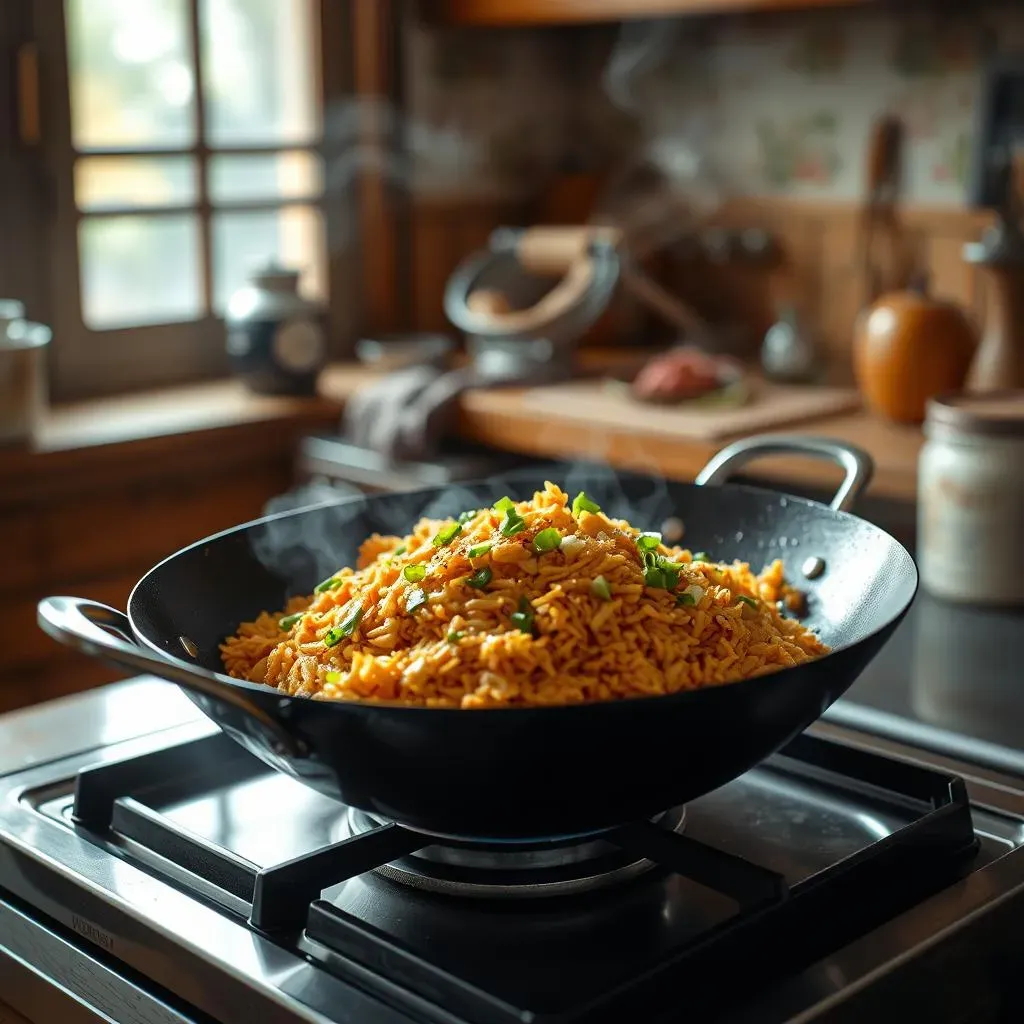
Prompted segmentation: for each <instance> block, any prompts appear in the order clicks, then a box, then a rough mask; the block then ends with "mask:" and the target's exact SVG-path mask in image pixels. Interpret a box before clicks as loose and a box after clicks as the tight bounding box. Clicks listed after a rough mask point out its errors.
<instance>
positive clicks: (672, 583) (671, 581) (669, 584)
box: [659, 562, 679, 590]
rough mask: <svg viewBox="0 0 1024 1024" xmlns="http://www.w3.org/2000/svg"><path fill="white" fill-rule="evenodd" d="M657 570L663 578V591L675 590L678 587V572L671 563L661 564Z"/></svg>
mask: <svg viewBox="0 0 1024 1024" xmlns="http://www.w3.org/2000/svg"><path fill="white" fill-rule="evenodd" d="M659 568H660V569H661V574H662V576H664V577H665V589H666V590H675V589H676V587H678V586H679V570H678V569H677V568H676V567H675V566H674V565H673V564H672V563H671V562H662V563H661V564H660V566H659Z"/></svg>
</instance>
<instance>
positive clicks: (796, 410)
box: [523, 379, 861, 441]
mask: <svg viewBox="0 0 1024 1024" xmlns="http://www.w3.org/2000/svg"><path fill="white" fill-rule="evenodd" d="M751 392H752V393H751V395H750V397H749V398H748V399H747V402H746V404H745V405H741V406H718V407H716V406H703V407H702V406H699V405H697V406H693V405H687V404H685V403H683V404H680V405H652V404H648V403H645V402H638V401H635V400H634V399H632V398H631V397H630V396H629V395H628V394H627V393H625V392H624V390H622V389H621V388H615V387H610V386H609V385H608V382H607V381H603V380H578V381H567V382H566V383H564V384H552V385H550V386H548V387H539V388H531V389H530V390H528V391H526V392H525V393H524V395H523V404H524V405H525V406H526V407H527V408H529V409H536V410H537V411H538V412H544V413H546V414H547V415H548V416H552V417H559V418H562V419H567V420H574V421H578V422H581V423H586V424H588V425H589V426H592V427H594V428H596V429H600V428H601V427H606V428H613V429H619V430H628V431H636V432H638V433H639V432H644V433H651V432H653V433H658V434H668V435H671V436H673V437H679V438H687V439H690V440H694V441H717V440H720V439H721V438H723V437H731V436H734V435H737V434H756V433H759V432H761V431H764V430H771V429H774V428H776V427H781V426H784V425H787V424H792V423H800V422H805V421H807V420H813V419H821V418H824V417H826V416H835V415H838V414H839V413H844V412H850V411H852V410H854V409H858V408H859V407H860V404H861V402H860V395H859V394H858V392H857V391H856V390H854V389H852V388H835V387H811V386H807V385H791V384H774V383H771V382H769V381H766V380H760V379H754V380H753V382H752V387H751Z"/></svg>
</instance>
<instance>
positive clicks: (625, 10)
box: [423, 0, 875, 27]
mask: <svg viewBox="0 0 1024 1024" xmlns="http://www.w3.org/2000/svg"><path fill="white" fill-rule="evenodd" d="M872 2H875V0H439V2H436V3H435V2H432V0H427V2H425V3H424V4H423V10H424V14H425V15H427V16H429V17H432V18H434V19H437V20H440V21H442V22H446V23H449V24H459V25H478V26H485V25H489V26H492V27H501V26H505V27H512V26H517V25H572V24H583V23H595V22H602V21H623V20H626V19H633V18H653V17H669V16H672V15H687V14H727V13H735V12H738V11H783V10H788V11H792V10H799V9H807V8H828V7H853V6H857V5H861V4H866V3H872Z"/></svg>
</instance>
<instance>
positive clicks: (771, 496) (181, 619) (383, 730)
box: [39, 436, 917, 840]
mask: <svg viewBox="0 0 1024 1024" xmlns="http://www.w3.org/2000/svg"><path fill="white" fill-rule="evenodd" d="M773 453H774V454H778V453H790V454H792V453H803V454H807V455H812V456H817V457H822V458H827V459H830V460H833V461H835V462H838V463H840V464H841V465H842V466H843V467H845V469H846V479H845V481H844V483H843V486H842V487H841V488H840V491H839V492H838V493H837V495H836V497H835V499H834V500H833V502H832V507H831V508H830V507H828V506H825V505H822V504H818V503H816V502H811V501H806V500H803V499H800V498H795V497H786V496H783V495H780V494H778V493H776V492H773V491H768V490H762V489H760V488H751V487H740V486H733V485H730V486H724V487H720V486H709V485H712V484H719V483H722V482H723V480H724V479H725V478H726V476H727V475H728V474H729V473H730V472H733V471H735V470H736V469H737V468H738V467H739V466H740V465H741V464H743V463H745V462H748V461H749V460H750V459H751V458H752V457H754V456H759V455H766V454H773ZM871 470H872V466H871V461H870V459H869V458H868V456H866V455H865V454H864V453H862V452H859V451H857V450H855V449H853V448H849V447H846V446H844V445H840V444H838V443H836V442H833V441H829V440H823V439H813V438H800V437H781V436H775V437H765V438H751V439H748V440H744V441H740V442H737V443H736V444H734V445H731V446H730V447H729V448H727V449H725V450H724V451H723V452H721V453H719V455H717V456H716V457H715V458H714V459H712V461H711V462H710V463H709V464H708V466H707V467H706V468H705V469H704V471H703V472H702V473H701V474H700V476H699V477H698V478H697V483H696V484H678V483H662V482H660V481H656V480H654V479H652V478H649V477H645V476H641V475H632V474H613V473H611V472H609V471H608V470H604V469H599V468H592V469H587V470H580V469H573V470H571V471H570V470H569V469H568V467H567V469H566V472H567V474H568V480H559V482H560V483H567V484H568V485H569V486H570V487H571V488H572V489H573V490H576V489H584V490H586V491H587V492H588V493H589V494H591V495H593V496H594V497H595V498H596V500H598V501H599V502H600V504H601V505H602V507H603V508H604V509H605V510H606V511H607V512H609V513H610V514H612V515H614V516H621V517H625V518H628V519H630V521H631V522H632V523H633V524H634V525H636V526H639V527H642V528H651V529H658V528H659V524H660V523H661V522H662V521H663V520H664V519H665V518H666V517H668V516H678V517H680V518H681V519H682V520H683V521H684V523H685V527H686V535H685V543H686V545H687V546H688V547H690V548H691V549H692V550H704V551H707V552H709V553H710V555H711V556H712V557H713V558H715V559H720V560H725V561H729V560H731V559H733V558H740V559H744V560H747V561H750V562H751V563H752V565H753V566H754V567H755V568H758V569H759V568H760V567H761V566H762V565H763V564H765V563H766V562H768V561H770V560H771V559H773V558H775V557H781V558H783V559H784V560H785V563H786V568H787V574H788V576H789V577H790V579H791V580H793V581H794V582H797V581H799V585H801V586H803V587H804V588H805V589H806V591H807V592H808V595H809V606H810V612H809V615H808V618H807V622H808V624H809V625H811V626H812V627H814V628H815V629H816V630H818V632H819V633H820V635H821V637H822V639H823V640H824V641H825V642H826V643H828V644H829V645H830V646H831V647H832V648H833V652H832V653H831V654H829V655H828V656H826V657H825V658H822V659H821V660H819V661H816V662H812V663H809V664H806V665H801V666H799V667H796V668H791V669H786V670H783V671H781V672H778V673H776V674H774V675H770V676H766V677H763V678H758V679H753V680H748V681H743V682H736V683H732V684H729V685H725V686H717V687H712V688H709V689H704V690H697V691H693V692H685V693H679V694H674V695H671V696H666V697H650V698H637V699H632V700H626V701H619V702H614V703H604V704H590V705H578V706H568V707H553V708H503V709H490V710H477V711H461V710H447V709H426V708H419V707H401V706H394V705H382V704H369V703H348V702H329V701H314V700H311V699H308V698H303V697H288V696H285V695H283V694H281V693H279V692H278V691H276V690H273V689H270V688H268V687H264V686H260V685H257V684H250V683H245V682H239V681H238V680H234V679H231V678H229V677H228V676H226V675H223V674H222V673H221V672H220V671H219V670H220V667H221V666H220V659H219V654H218V644H219V642H220V641H221V640H222V639H223V638H224V637H225V636H226V635H229V634H230V633H232V632H233V631H234V630H235V628H236V626H237V625H238V623H239V622H241V621H244V620H247V619H251V618H253V617H254V616H255V615H256V614H257V613H258V612H259V611H261V610H262V609H268V610H274V609H278V608H280V607H282V606H283V604H284V602H285V598H286V597H287V596H289V595H292V594H296V593H300V594H306V593H309V592H310V591H311V589H312V587H313V585H314V584H315V583H316V582H317V581H318V580H319V579H321V578H323V577H324V576H326V575H328V574H329V573H330V572H333V571H334V570H335V569H336V568H337V566H339V565H346V564H352V562H353V561H354V556H355V554H356V549H357V547H358V545H359V543H360V542H361V541H362V540H363V539H364V538H365V537H366V536H367V535H368V534H370V533H371V532H373V531H375V530H377V531H380V532H382V533H405V532H407V530H408V528H409V527H411V526H412V524H413V522H414V521H415V520H416V519H417V517H418V516H419V515H420V514H421V513H423V512H425V511H426V512H427V513H428V514H431V515H438V514H457V513H458V512H460V511H462V510H463V509H465V508H469V507H479V506H482V505H483V504H485V503H488V502H493V501H495V500H497V499H498V498H500V497H501V496H502V495H503V494H506V493H509V494H512V495H513V496H514V497H522V498H525V497H528V496H529V495H530V494H531V493H532V492H533V490H534V489H536V488H538V487H540V486H541V485H542V482H543V481H542V480H541V479H540V476H539V475H537V474H532V473H530V472H529V471H525V470H524V471H522V472H520V473H518V474H514V475H510V476H506V477H503V478H502V479H501V480H500V481H497V482H491V483H482V484H478V485H470V486H468V487H464V488H460V489H458V490H457V491H451V492H449V493H442V492H441V490H440V489H435V490H427V491H420V492H417V493H412V494H386V495H376V496H372V497H368V498H363V499H356V500H355V501H347V502H339V503H335V504H329V505H320V506H316V507H313V508H307V509H303V510H299V511H296V512H287V513H284V514H283V515H279V516H270V517H266V518H264V519H261V520H257V521H256V522H253V523H249V524H246V525H244V526H240V527H237V528H235V529H233V530H229V531H227V532H225V533H221V534H218V535H216V536H214V537H210V538H208V539H207V540H203V541H200V542H199V543H197V544H193V545H192V546H190V547H188V548H185V549H184V550H183V551H180V552H178V553H177V554H175V555H172V556H171V557H170V558H168V559H166V560H165V561H163V562H161V563H160V564H159V565H157V566H156V567H155V568H153V569H152V570H150V572H149V573H147V574H146V576H144V577H143V578H142V580H141V581H140V582H139V583H138V584H137V586H136V587H135V589H134V591H133V592H132V594H131V597H130V598H129V602H128V615H127V616H125V615H123V614H121V613H120V612H117V611H114V610H113V609H110V608H107V607H105V606H103V605H97V604H95V603H93V602H88V601H83V600H78V599H75V598H68V597H53V598H48V599H46V600H44V601H42V602H40V605H39V622H40V625H41V626H42V628H43V629H44V630H46V632H47V633H49V634H50V635H51V636H53V637H55V638H56V639H58V640H60V641H62V642H64V643H67V644H70V645H72V646H75V647H77V648H79V649H81V650H83V651H86V652H87V653H90V654H94V655H97V656H100V657H103V658H105V659H107V660H109V661H111V662H113V663H115V664H117V665H119V666H122V667H125V668H128V669H130V670H132V671H133V672H148V673H153V674H155V675H157V676H161V677H163V678H164V679H168V680H171V681H173V682H175V683H177V684H178V685H179V686H181V687H182V688H183V689H184V690H185V692H186V693H188V695H189V696H190V697H191V698H192V700H193V701H194V702H195V703H196V704H197V705H198V706H199V707H200V708H201V709H202V710H203V711H204V712H205V713H206V714H207V715H208V716H209V717H210V718H211V719H213V721H214V722H216V723H217V724H218V725H219V726H220V727H221V728H222V729H223V730H224V731H225V732H226V733H228V734H229V735H230V736H232V737H233V738H234V739H235V740H237V741H238V742H239V743H241V744H242V745H243V746H244V747H246V748H247V749H248V750H250V751H251V752H252V753H254V754H255V755H256V756H257V757H259V758H262V759H263V760H264V761H265V762H266V763H267V764H269V765H271V766H273V767H274V768H276V769H278V770H280V771H282V772H286V773H288V774H290V775H293V776H294V777H296V778H298V779H301V780H302V781H303V782H305V783H307V784H308V785H310V786H312V787H314V788H315V789H317V790H319V791H320V792H322V793H326V794H328V795H329V796H331V797H334V798H336V799H338V800H341V801H344V802H345V803H347V804H351V805H354V806H356V807H360V808H363V809H365V810H367V811H370V812H374V813H376V814H378V815H380V816H382V817H385V818H388V819H393V820H396V821H399V822H401V823H403V824H405V825H407V826H410V827H412V828H415V829H418V830H421V831H424V832H428V833H435V834H440V835H447V836H460V837H469V838H478V839H509V840H528V839H533V838H541V837H545V838H550V837H556V836H557V837H563V836H574V835H580V834H583V833H587V832H592V831H596V830H599V829H603V828H607V827H611V826H614V825H616V824H621V823H623V822H625V821H628V820H631V819H636V818H640V817H643V816H651V815H654V814H656V813H657V812H659V811H662V810H664V809H666V808H668V807H672V806H675V805H678V804H682V803H685V802H686V801H688V800H691V799H694V798H696V797H698V796H700V795H702V794H704V793H706V792H708V791H710V790H711V789H714V788H715V787H717V786H719V785H722V784H723V783H725V782H727V781H729V780H730V779H732V778H735V777H736V776H738V775H740V774H742V773H743V772H745V771H746V770H747V769H749V768H751V767H753V766H754V765H755V764H757V763H758V762H759V761H761V760H762V759H764V758H765V757H767V756H768V755H769V754H771V753H773V752H774V751H776V750H778V749H779V748H780V747H781V746H783V745H784V744H785V743H786V742H787V741H788V740H790V739H791V738H792V737H793V736H795V735H796V734H797V733H799V732H801V731H802V730H803V729H805V728H806V727H807V726H808V725H809V724H810V723H811V722H813V721H814V720H815V719H816V718H818V716H819V715H820V714H821V713H822V712H823V711H824V710H825V709H826V708H827V707H828V706H829V705H830V704H831V703H832V702H833V701H834V700H836V698H837V697H839V696H840V695H841V694H842V693H843V691H844V690H846V689H847V687H848V686H850V684H851V683H852V682H853V681H854V680H855V679H856V678H857V676H858V675H859V674H860V673H861V671H862V670H863V669H864V667H865V666H866V665H867V664H868V662H869V661H870V660H871V659H872V658H873V657H874V655H875V654H876V653H877V652H878V650H879V648H880V647H881V646H882V645H883V644H884V643H885V642H886V640H887V639H888V638H889V636H890V635H891V633H892V632H893V630H894V628H895V627H896V625H897V624H898V623H899V621H900V619H901V618H902V617H903V615H904V614H905V612H906V611H907V608H908V607H909V605H910V603H911V601H912V600H913V597H914V594H915V591H916V588H917V571H916V569H915V566H914V562H913V560H912V558H911V557H910V555H909V554H908V553H907V551H906V550H904V548H903V547H902V546H901V545H900V544H898V543H897V542H896V541H895V540H894V539H893V538H892V537H890V536H889V535H888V534H886V533H884V532H883V531H882V530H880V529H878V528H877V527H875V526H873V525H871V524H870V523H867V522H864V521H863V520H860V519H858V518H856V517H854V516H852V515H849V514H847V513H846V512H845V511H843V509H845V508H848V507H849V505H850V504H851V503H852V501H853V500H854V498H855V497H856V494H857V492H858V491H859V490H861V489H862V488H863V486H864V485H865V484H866V483H867V481H868V479H869V477H870V475H871ZM547 475H548V476H550V475H551V471H550V470H549V471H548V474H547ZM556 479H557V477H556ZM814 559H820V560H821V561H822V562H823V563H824V565H823V569H822V571H821V572H820V574H818V575H815V577H814V578H812V579H805V578H804V577H803V576H802V575H801V567H802V566H804V564H805V563H807V562H808V561H810V562H813V560H814ZM808 568H809V569H810V565H808ZM819 568H821V567H820V566H819ZM181 638H186V639H185V641H184V642H183V641H182V639H181Z"/></svg>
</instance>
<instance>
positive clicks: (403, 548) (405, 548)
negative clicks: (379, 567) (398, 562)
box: [391, 544, 409, 555]
mask: <svg viewBox="0 0 1024 1024" xmlns="http://www.w3.org/2000/svg"><path fill="white" fill-rule="evenodd" d="M408 550H409V545H408V544H399V545H398V547H397V548H395V550H394V551H392V552H391V554H392V555H404V554H405V553H406V551H408Z"/></svg>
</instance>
